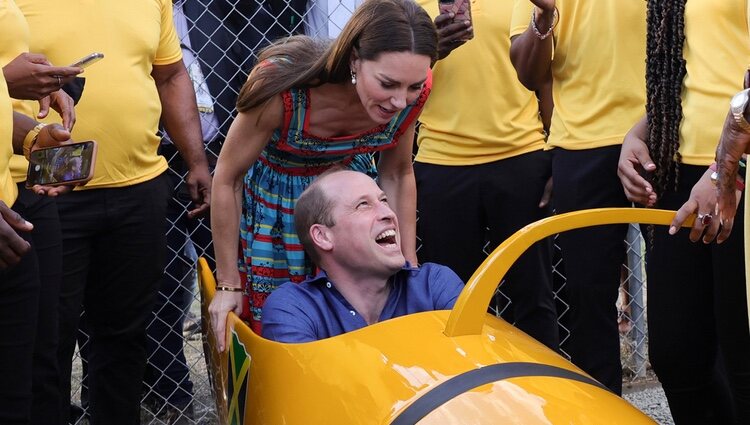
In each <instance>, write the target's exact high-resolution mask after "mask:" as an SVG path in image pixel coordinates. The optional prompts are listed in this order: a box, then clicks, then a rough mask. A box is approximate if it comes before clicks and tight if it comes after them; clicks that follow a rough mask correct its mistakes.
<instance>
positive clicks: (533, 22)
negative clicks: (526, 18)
mask: <svg viewBox="0 0 750 425" xmlns="http://www.w3.org/2000/svg"><path fill="white" fill-rule="evenodd" d="M558 22H560V13H559V12H558V11H557V6H555V10H553V11H552V25H550V26H549V29H548V30H547V32H545V33H544V34H542V33H541V31H539V27H537V25H536V7H534V8H533V9H532V10H531V29H532V30H533V31H534V34H536V36H537V37H539V39H540V40H544V39H545V38H547V37H549V36H550V35H552V31H553V30H554V29H555V27H556V26H557V24H558Z"/></svg>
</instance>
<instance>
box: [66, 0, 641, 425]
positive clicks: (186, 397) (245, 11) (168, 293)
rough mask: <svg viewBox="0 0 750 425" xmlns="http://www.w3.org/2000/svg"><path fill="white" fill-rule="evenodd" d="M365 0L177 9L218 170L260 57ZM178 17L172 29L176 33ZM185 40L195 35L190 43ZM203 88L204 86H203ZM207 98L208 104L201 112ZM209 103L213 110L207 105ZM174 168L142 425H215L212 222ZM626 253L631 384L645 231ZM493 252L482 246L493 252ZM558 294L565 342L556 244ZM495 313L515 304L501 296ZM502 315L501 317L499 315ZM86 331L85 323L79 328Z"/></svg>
mask: <svg viewBox="0 0 750 425" xmlns="http://www.w3.org/2000/svg"><path fill="white" fill-rule="evenodd" d="M360 2H361V1H360V0H317V1H313V0H311V1H309V2H308V1H300V0H270V1H269V0H266V1H261V0H184V1H181V0H176V1H175V9H176V10H182V12H183V14H184V21H182V22H183V23H184V25H185V26H184V28H183V33H182V34H181V38H182V46H183V52H184V53H185V62H186V67H187V69H188V70H189V72H190V74H191V77H192V78H193V80H194V88H195V89H196V92H197V94H198V96H197V97H198V101H199V109H200V110H201V112H202V121H203V122H202V124H203V125H204V134H206V133H207V132H206V128H209V129H212V130H213V131H209V132H208V133H209V134H213V133H215V136H212V138H211V139H210V140H206V151H207V154H208V157H209V161H210V162H211V163H212V164H214V163H215V160H216V158H217V156H218V150H219V147H220V146H221V143H222V142H223V138H224V136H225V135H226V131H227V129H228V126H229V123H231V120H232V114H233V110H234V101H235V100H236V96H237V93H238V91H239V87H240V86H241V84H242V82H244V80H245V79H246V72H247V71H248V70H249V69H250V68H251V67H252V65H253V64H254V62H255V54H256V53H257V52H258V51H259V50H260V49H261V48H262V47H264V46H266V45H268V44H269V43H270V42H271V41H273V40H275V39H277V38H280V37H284V36H288V35H291V34H299V33H305V32H307V33H308V34H310V35H314V36H320V37H335V36H336V35H337V34H338V32H339V31H340V28H341V26H343V24H344V22H345V21H346V19H348V17H349V16H350V15H351V11H352V10H353V9H354V8H355V7H356V6H357V5H358V3H360ZM180 19H183V18H181V17H179V16H177V15H176V19H175V22H176V25H177V27H178V30H179V29H180ZM188 35H189V36H188ZM201 81H203V83H204V84H201ZM206 95H209V96H210V97H209V101H208V102H207V103H204V104H200V103H201V101H202V99H206V97H205V96H206ZM211 99H212V100H213V101H211ZM162 154H163V155H164V156H165V157H166V158H167V159H168V160H169V164H170V175H171V177H172V178H173V181H174V183H175V191H174V197H173V200H172V203H171V206H170V212H169V216H168V220H167V223H166V228H165V231H166V232H167V236H168V243H169V252H168V260H167V263H168V264H167V266H166V268H165V276H164V282H163V283H162V289H161V293H160V295H159V300H158V302H157V306H156V307H155V309H154V314H153V316H152V321H151V324H150V325H149V336H148V360H149V365H148V368H147V372H146V377H145V379H144V385H143V401H142V409H141V411H142V415H141V423H143V424H216V423H218V420H217V417H216V414H215V409H214V406H213V397H212V395H211V385H210V383H209V378H208V373H207V371H206V364H205V361H204V358H203V342H202V336H201V333H200V307H199V305H200V303H199V300H198V297H199V295H198V292H197V290H196V287H195V285H196V275H195V261H196V258H197V257H198V256H204V257H206V258H207V259H208V260H209V263H211V265H212V267H213V249H212V246H211V241H210V229H209V220H208V219H207V218H205V219H199V220H189V219H187V216H186V210H187V207H188V206H189V203H190V201H189V196H187V193H186V190H185V188H184V186H183V185H182V184H181V183H179V182H180V180H181V178H182V177H184V176H185V174H186V168H185V166H184V164H183V163H182V161H181V159H180V158H179V155H178V154H177V153H176V150H175V149H174V148H173V147H171V145H169V144H165V145H164V146H162ZM625 243H626V245H627V252H628V256H627V258H628V260H627V262H626V264H624V265H623V269H622V270H623V272H622V285H621V291H620V298H619V300H618V310H619V311H620V336H621V354H622V364H623V369H624V380H625V383H631V382H634V381H637V380H641V379H643V378H644V377H646V376H647V370H648V358H647V338H646V315H645V304H646V297H645V288H646V279H645V271H644V260H643V258H644V257H643V252H644V244H643V238H642V237H641V235H640V232H639V229H638V227H637V226H635V225H631V227H630V230H629V232H628V238H627V240H626V241H625ZM492 249H494V247H491V246H486V247H485V252H486V253H489V252H491V251H492ZM554 249H555V255H554V258H553V270H552V272H553V275H554V291H555V294H556V300H557V309H558V318H559V322H560V340H561V343H564V342H565V340H566V339H567V338H568V337H569V335H570V332H571V330H570V329H567V328H566V327H565V326H564V322H565V316H566V314H568V313H569V309H570V307H569V306H568V304H567V303H566V302H565V300H564V296H563V293H564V288H565V272H564V269H563V264H562V260H561V257H560V249H559V246H558V245H557V244H555V245H554ZM496 299H498V300H500V302H499V303H498V304H499V305H503V306H504V308H507V307H508V306H509V305H510V300H509V299H508V298H507V297H506V296H505V295H504V294H503V293H502V289H499V290H498V292H497V297H496ZM496 313H497V314H500V313H501V312H496ZM82 322H83V321H82ZM85 358H86V335H85V326H84V329H82V331H81V332H80V338H79V350H78V351H77V354H76V357H75V359H74V375H73V382H72V393H73V394H72V399H73V404H72V405H71V423H73V424H86V423H88V420H87V418H86V405H87V398H88V396H87V393H86V385H85V383H86V378H85V371H86V367H85V365H86V362H85Z"/></svg>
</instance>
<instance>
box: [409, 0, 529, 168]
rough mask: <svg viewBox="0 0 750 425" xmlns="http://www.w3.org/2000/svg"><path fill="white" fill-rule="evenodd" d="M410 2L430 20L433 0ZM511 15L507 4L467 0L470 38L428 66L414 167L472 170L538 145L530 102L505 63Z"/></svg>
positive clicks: (434, 7) (434, 10)
mask: <svg viewBox="0 0 750 425" xmlns="http://www.w3.org/2000/svg"><path fill="white" fill-rule="evenodd" d="M418 3H419V4H420V5H421V6H422V7H424V8H425V10H427V12H428V13H429V14H430V16H432V17H433V18H434V17H435V16H437V15H438V2H437V1H436V0H419V1H418ZM512 12H513V3H512V2H511V1H510V0H508V1H505V0H501V1H498V0H471V16H472V22H473V26H474V38H473V39H471V40H469V41H468V42H466V43H465V44H464V45H463V46H460V47H458V48H457V49H455V50H453V52H451V54H450V55H449V56H448V57H447V58H445V59H443V60H440V61H438V62H437V63H436V64H435V67H434V69H433V82H432V93H431V94H430V98H429V99H428V100H427V104H426V105H425V107H424V110H423V111H422V115H421V116H420V118H419V120H420V121H421V123H422V126H421V128H420V130H419V139H418V143H419V152H418V153H417V158H416V160H417V161H419V162H426V163H430V164H439V165H473V164H482V163H488V162H492V161H497V160H500V159H504V158H508V157H512V156H516V155H521V154H524V153H528V152H532V151H536V150H539V149H542V148H543V147H544V134H543V133H542V123H541V121H540V119H539V109H538V106H537V101H536V97H535V96H534V93H533V92H531V91H529V90H527V89H526V88H525V87H523V85H521V83H519V82H518V79H517V78H516V72H515V70H514V68H513V65H512V64H511V62H510V56H509V55H510V53H509V51H510V38H509V37H508V34H509V30H510V18H511V13H512Z"/></svg>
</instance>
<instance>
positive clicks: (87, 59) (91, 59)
mask: <svg viewBox="0 0 750 425" xmlns="http://www.w3.org/2000/svg"><path fill="white" fill-rule="evenodd" d="M103 57H104V53H99V52H94V53H92V54H90V55H88V56H84V57H82V58H81V60H79V61H78V62H75V63H72V64H70V66H71V67H77V68H86V67H87V66H89V65H91V64H93V63H96V62H98V61H99V60H100V59H102V58H103Z"/></svg>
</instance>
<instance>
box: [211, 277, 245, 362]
mask: <svg viewBox="0 0 750 425" xmlns="http://www.w3.org/2000/svg"><path fill="white" fill-rule="evenodd" d="M230 311H233V312H234V314H236V315H238V316H239V315H240V314H241V313H242V292H230V291H216V294H215V295H214V299H213V300H212V301H211V304H210V305H209V306H208V313H209V314H210V315H211V325H212V328H213V331H214V336H215V337H216V349H217V350H218V351H219V353H223V352H224V350H225V349H226V342H227V338H226V327H227V315H229V312H230Z"/></svg>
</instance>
